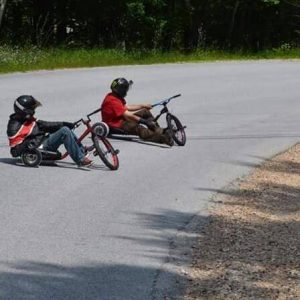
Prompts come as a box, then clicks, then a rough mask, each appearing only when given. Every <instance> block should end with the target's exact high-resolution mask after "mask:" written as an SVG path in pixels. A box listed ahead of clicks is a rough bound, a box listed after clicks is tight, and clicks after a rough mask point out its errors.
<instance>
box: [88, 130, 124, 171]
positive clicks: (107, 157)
mask: <svg viewBox="0 0 300 300" xmlns="http://www.w3.org/2000/svg"><path fill="white" fill-rule="evenodd" d="M93 142H94V146H95V151H96V153H97V154H98V155H99V157H100V159H101V160H102V161H103V163H104V164H105V165H106V166H107V167H108V168H109V169H111V170H118V168H119V158H118V154H117V151H116V150H115V149H114V148H113V146H112V145H111V143H110V142H109V141H108V140H107V139H106V138H105V137H100V136H97V135H95V136H93Z"/></svg>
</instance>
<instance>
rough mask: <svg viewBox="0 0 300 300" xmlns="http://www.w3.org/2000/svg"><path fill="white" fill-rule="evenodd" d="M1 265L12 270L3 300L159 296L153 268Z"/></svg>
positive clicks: (2, 285) (5, 275)
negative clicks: (153, 281) (153, 288)
mask: <svg viewBox="0 0 300 300" xmlns="http://www.w3.org/2000/svg"><path fill="white" fill-rule="evenodd" d="M0 265H1V267H5V268H6V269H8V270H7V271H2V272H1V273H0V297H1V299H14V300H21V299H22V300H23V299H24V300H25V299H26V300H27V299H37V300H43V299H56V300H59V299H63V300H68V299H70V300H73V299H101V300H106V299H107V300H114V299H115V300H126V299H128V300H140V299H153V297H154V295H155V290H152V287H151V279H153V277H155V274H156V270H155V269H154V268H151V267H143V266H141V267H140V266H130V265H122V264H111V265H108V264H98V263H94V264H90V265H81V266H65V265H58V264H47V263H41V262H34V261H22V262H18V263H15V264H7V263H2V264H0ZM149 281H150V282H149ZM146 282H148V284H145V283H146ZM163 297H164V296H163V295H162V297H161V299H164V298H163ZM165 297H169V296H168V295H167V294H165ZM166 299H169V298H166Z"/></svg>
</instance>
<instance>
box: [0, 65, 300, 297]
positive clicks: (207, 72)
mask: <svg viewBox="0 0 300 300" xmlns="http://www.w3.org/2000/svg"><path fill="white" fill-rule="evenodd" d="M119 76H125V77H128V78H130V79H133V80H134V82H135V84H134V89H133V90H132V91H131V92H130V95H129V96H128V102H129V103H139V102H150V103H151V102H154V101H155V100H158V99H161V98H165V97H168V96H171V95H173V94H176V93H179V92H180V93H182V95H183V96H182V97H181V98H177V99H175V100H174V102H173V103H171V104H170V106H169V107H170V108H171V110H172V112H173V113H174V114H175V115H177V116H178V117H179V118H180V119H181V120H182V122H183V123H185V124H186V125H187V136H188V141H187V144H186V146H185V147H173V148H168V147H157V146H153V145H145V144H138V143H130V142H116V141H112V143H113V145H114V146H115V147H116V148H119V149H120V150H121V153H120V155H119V158H120V169H119V170H118V171H116V172H111V171H108V170H107V169H106V168H105V167H104V166H103V167H99V168H98V169H97V170H90V171H85V170H81V169H77V168H76V167H75V166H74V165H73V164H72V162H71V161H70V160H67V161H66V162H61V163H59V164H58V166H56V167H55V166H41V167H39V168H36V169H31V168H27V167H23V166H22V165H20V164H19V163H18V161H16V160H14V159H12V158H10V155H9V148H8V146H7V140H6V124H7V120H8V116H9V114H10V113H11V112H12V104H13V100H14V99H15V98H16V97H17V96H19V95H21V94H32V95H34V96H35V97H37V98H39V99H40V100H41V101H42V103H43V107H42V108H39V109H38V113H37V116H38V117H39V118H40V119H44V120H53V121H59V120H65V121H75V120H77V119H79V118H80V117H82V116H84V115H85V114H86V113H88V112H91V111H92V110H94V109H96V108H98V107H99V105H100V103H101V100H102V98H103V96H104V95H105V93H106V92H107V91H108V87H109V84H110V82H111V80H112V79H114V78H116V77H119ZM299 87H300V61H265V62H228V63H207V64H174V65H171V64H170V65H157V66H130V67H112V68H94V69H81V70H62V71H41V72H33V73H27V74H12V75H1V76H0V91H1V92H0V108H1V109H0V128H1V130H0V299H39V300H41V299H130V300H135V299H136V300H140V299H143V300H147V299H155V298H156V299H163V298H162V297H166V298H165V299H168V298H167V297H170V294H169V293H171V291H170V289H171V285H170V284H171V281H169V280H170V278H172V275H173V274H177V273H178V272H179V274H178V275H179V276H182V277H184V274H181V273H180V269H178V266H184V262H185V259H184V257H181V256H179V257H178V254H177V253H176V251H175V250H176V249H175V250H174V248H176V246H174V245H176V243H177V242H178V239H180V238H181V235H180V234H179V235H178V232H179V231H178V230H183V231H184V228H185V227H186V226H187V225H188V224H189V222H190V221H191V220H192V218H193V216H195V215H196V214H198V216H197V222H200V223H201V222H205V220H206V219H207V207H208V205H209V198H210V197H211V195H213V193H214V192H215V191H216V190H218V189H221V188H222V187H224V186H226V185H227V184H229V183H230V182H231V181H233V180H234V179H235V178H237V177H239V176H243V175H245V174H247V173H248V172H249V170H250V169H251V167H253V166H255V165H256V164H257V163H259V162H261V161H262V160H263V159H265V158H267V157H270V156H271V155H273V154H275V153H277V152H279V151H282V150H284V149H285V148H287V147H289V146H291V145H292V144H294V143H296V142H298V141H299V139H300V132H299V128H300V118H299V116H300V101H299V100H300V88H299ZM156 112H157V109H156ZM96 120H99V116H96V117H95V118H94V121H96ZM194 221H195V219H194ZM189 238H190V240H192V239H193V238H194V236H193V235H190V236H188V235H187V236H185V240H184V241H186V242H187V243H186V244H188V242H189V241H188V239H189ZM181 243H182V241H181ZM184 243H185V242H184ZM179 244H180V241H179ZM162 270H164V272H162Z"/></svg>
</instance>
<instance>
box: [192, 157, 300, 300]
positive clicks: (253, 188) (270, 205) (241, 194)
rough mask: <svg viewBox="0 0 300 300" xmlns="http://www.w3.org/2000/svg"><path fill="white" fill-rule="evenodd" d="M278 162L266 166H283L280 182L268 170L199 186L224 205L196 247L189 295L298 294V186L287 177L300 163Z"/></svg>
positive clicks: (259, 296)
mask: <svg viewBox="0 0 300 300" xmlns="http://www.w3.org/2000/svg"><path fill="white" fill-rule="evenodd" d="M279 162H280V163H279V164H277V161H276V160H275V161H274V160H273V161H272V164H275V166H273V167H272V164H268V163H267V164H264V165H263V166H262V170H263V171H270V170H271V171H277V168H279V170H280V172H283V176H282V177H281V179H282V180H281V181H278V180H276V176H275V179H274V177H272V176H271V177H268V175H267V174H268V172H267V173H263V174H261V173H260V176H261V177H258V180H257V181H255V179H253V178H252V177H251V178H250V179H249V181H248V180H247V181H244V182H243V183H242V185H241V186H237V187H232V188H228V189H211V188H196V190H198V191H205V192H207V191H209V192H213V193H215V195H214V197H213V199H214V200H213V201H215V202H216V203H219V204H220V205H219V209H218V210H217V211H216V212H215V213H214V214H213V215H212V217H211V221H210V226H207V227H206V228H205V229H204V234H202V235H200V239H199V244H198V247H197V248H196V250H195V252H194V255H195V261H194V265H195V273H194V277H193V281H192V284H191V285H190V289H189V291H190V295H189V297H188V299H297V298H299V290H297V288H295V286H296V287H297V286H298V287H299V284H300V271H299V270H300V219H299V212H300V188H298V186H296V184H295V182H294V184H295V185H293V186H292V185H288V184H289V181H285V180H283V178H285V177H284V176H285V175H288V176H290V174H291V173H292V174H296V175H298V166H299V164H298V163H295V162H291V163H290V162H289V161H279ZM293 168H296V170H293ZM265 174H266V175H265ZM273 176H274V174H273ZM254 178H255V175H254ZM277 182H278V183H277ZM202 245H204V247H201V246H202Z"/></svg>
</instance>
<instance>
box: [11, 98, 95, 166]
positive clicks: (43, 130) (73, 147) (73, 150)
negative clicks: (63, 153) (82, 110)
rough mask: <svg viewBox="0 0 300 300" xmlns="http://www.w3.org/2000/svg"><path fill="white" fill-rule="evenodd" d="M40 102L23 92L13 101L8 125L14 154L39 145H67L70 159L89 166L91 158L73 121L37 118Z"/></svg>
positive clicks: (45, 147)
mask: <svg viewBox="0 0 300 300" xmlns="http://www.w3.org/2000/svg"><path fill="white" fill-rule="evenodd" d="M38 106H41V103H40V102H39V101H37V100H36V99H35V98H34V97H32V96H27V95H23V96H20V97H18V98H17V99H16V100H15V102H14V111H15V113H14V114H12V115H11V116H10V118H9V121H8V125H7V136H8V139H9V144H10V147H11V155H12V156H13V157H18V156H20V155H21V153H22V152H23V150H24V149H27V148H30V147H31V148H37V147H39V146H41V145H42V147H43V149H45V150H49V151H57V149H58V148H59V146H60V145H61V144H64V145H65V147H66V149H67V151H68V153H69V154H70V156H71V158H72V159H73V160H74V161H75V162H76V163H77V164H78V165H84V166H88V165H91V163H92V161H91V160H90V159H88V158H87V157H85V153H84V149H83V147H82V146H81V145H80V144H78V142H77V138H76V136H75V134H74V133H73V131H71V129H72V128H73V127H74V125H73V123H69V122H47V121H41V120H37V119H36V118H34V114H35V109H36V108H37V107H38Z"/></svg>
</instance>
